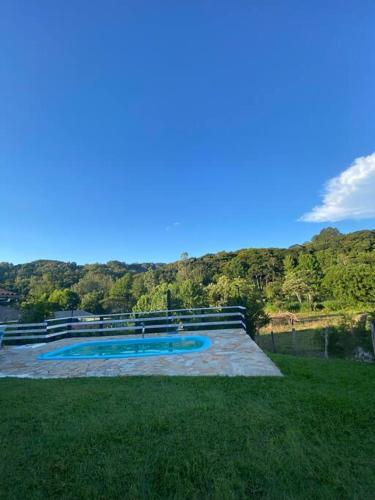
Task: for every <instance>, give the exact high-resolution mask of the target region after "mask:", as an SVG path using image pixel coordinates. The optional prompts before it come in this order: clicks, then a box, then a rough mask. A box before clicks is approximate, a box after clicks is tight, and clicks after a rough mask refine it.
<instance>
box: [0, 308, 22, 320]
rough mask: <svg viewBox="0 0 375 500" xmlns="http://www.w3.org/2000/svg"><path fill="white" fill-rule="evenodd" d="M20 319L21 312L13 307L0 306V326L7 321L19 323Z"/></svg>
mask: <svg viewBox="0 0 375 500" xmlns="http://www.w3.org/2000/svg"><path fill="white" fill-rule="evenodd" d="M20 318H21V311H19V310H18V309H16V308H15V307H9V306H4V305H0V324H1V323H7V322H8V321H19V319H20Z"/></svg>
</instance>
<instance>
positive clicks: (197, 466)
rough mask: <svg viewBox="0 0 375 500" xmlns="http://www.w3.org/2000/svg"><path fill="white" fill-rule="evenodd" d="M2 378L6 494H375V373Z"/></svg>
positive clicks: (287, 367) (332, 365) (0, 490)
mask: <svg viewBox="0 0 375 500" xmlns="http://www.w3.org/2000/svg"><path fill="white" fill-rule="evenodd" d="M272 357H273V359H274V360H275V361H276V363H277V364H278V365H279V366H280V368H281V369H282V371H283V372H284V374H285V375H286V377H285V378H283V379H265V378H258V379H256V378H254V379H249V378H185V377H179V378H163V377H144V378H141V377H134V378H102V379H94V378H91V379H73V380H17V379H3V380H0V412H1V414H0V498H2V499H33V498H43V499H46V498H64V499H65V498H66V499H69V498H72V499H73V498H74V499H76V498H88V499H93V498H103V499H108V498H121V499H125V498H188V499H192V498H197V499H198V498H220V499H221V498H223V499H230V498H249V497H251V496H253V497H255V498H275V499H276V498H277V499H280V498H301V499H302V498H303V499H306V498H308V499H311V498H351V499H352V498H358V499H367V498H374V491H375V473H374V471H375V432H374V431H375V366H369V365H361V364H357V363H354V362H348V361H329V362H326V361H321V360H317V359H306V358H304V359H302V358H293V357H289V356H282V355H278V356H276V355H275V356H272Z"/></svg>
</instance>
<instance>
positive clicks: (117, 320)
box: [0, 306, 246, 344]
mask: <svg viewBox="0 0 375 500" xmlns="http://www.w3.org/2000/svg"><path fill="white" fill-rule="evenodd" d="M245 311H246V309H245V308H244V307H242V306H225V307H202V308H193V309H172V310H161V311H149V312H147V311H143V312H138V313H117V314H100V315H90V316H73V317H72V316H66V317H64V318H57V319H50V320H46V321H44V322H42V323H11V324H4V325H0V330H3V331H4V338H3V343H4V344H25V343H34V342H49V341H53V340H59V339H62V338H66V337H87V336H90V335H93V336H101V335H103V336H104V335H122V334H123V335H126V334H137V333H142V334H144V335H147V334H151V333H163V332H165V333H174V332H180V331H194V330H209V329H226V328H243V329H245V330H246V323H245Z"/></svg>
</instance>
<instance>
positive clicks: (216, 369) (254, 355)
mask: <svg viewBox="0 0 375 500" xmlns="http://www.w3.org/2000/svg"><path fill="white" fill-rule="evenodd" d="M195 333H196V334H199V335H205V336H208V337H210V339H211V341H212V345H211V347H210V348H209V349H207V350H206V351H201V352H195V353H190V354H183V355H178V354H176V355H167V356H150V357H144V358H117V359H103V360H101V359H92V360H38V359H37V357H38V356H39V355H40V354H42V353H45V352H49V351H53V350H55V349H58V348H60V347H64V346H66V345H71V344H76V343H78V342H85V341H90V340H104V339H105V340H109V339H111V338H114V339H117V340H118V339H122V338H126V339H131V338H132V339H134V338H139V337H140V336H139V335H138V336H136V335H127V336H116V337H89V338H74V339H64V340H58V341H56V342H50V343H48V344H38V345H28V346H17V347H15V346H13V347H4V348H3V349H2V350H0V377H22V378H70V377H114V376H118V375H120V376H124V375H192V376H199V375H203V376H206V375H222V376H236V375H242V376H245V377H253V376H281V375H282V374H281V372H280V370H279V369H278V368H277V366H276V365H275V364H274V363H273V362H272V361H271V360H270V359H269V358H268V356H266V355H265V354H264V352H263V351H262V350H261V349H260V348H259V347H258V346H257V345H256V344H255V342H253V341H252V340H251V339H250V337H249V336H248V335H247V334H246V333H245V332H244V330H242V329H235V330H211V331H199V332H195ZM185 335H189V333H185ZM191 335H194V333H191ZM156 336H157V335H152V337H156ZM147 337H148V336H147ZM150 337H151V336H150Z"/></svg>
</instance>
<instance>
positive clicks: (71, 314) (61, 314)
mask: <svg viewBox="0 0 375 500" xmlns="http://www.w3.org/2000/svg"><path fill="white" fill-rule="evenodd" d="M77 316H93V314H91V313H89V312H87V311H83V310H82V309H75V310H74V311H55V312H54V313H53V317H54V319H60V318H76V317H77Z"/></svg>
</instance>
